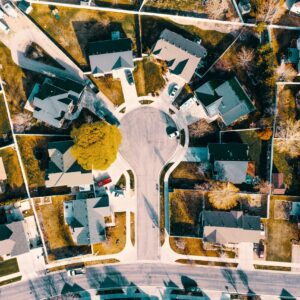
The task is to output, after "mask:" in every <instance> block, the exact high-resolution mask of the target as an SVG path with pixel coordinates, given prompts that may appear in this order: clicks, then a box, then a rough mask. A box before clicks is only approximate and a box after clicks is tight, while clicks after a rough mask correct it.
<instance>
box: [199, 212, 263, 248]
mask: <svg viewBox="0 0 300 300" xmlns="http://www.w3.org/2000/svg"><path fill="white" fill-rule="evenodd" d="M200 220H201V224H202V229H203V241H204V242H207V243H214V244H220V245H227V246H230V245H234V244H238V243H242V242H250V243H259V242H260V240H261V239H264V236H265V232H264V229H263V226H262V224H261V221H260V217H258V216H251V215H247V214H244V213H243V212H242V211H230V212H225V211H208V210H204V211H202V212H201V213H200Z"/></svg>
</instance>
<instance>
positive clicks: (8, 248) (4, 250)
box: [0, 206, 29, 258]
mask: <svg viewBox="0 0 300 300" xmlns="http://www.w3.org/2000/svg"><path fill="white" fill-rule="evenodd" d="M27 252H29V242H28V240H27V237H26V234H25V230H24V221H23V219H22V218H19V216H15V215H14V210H13V209H11V207H10V206H4V207H1V208H0V256H2V257H5V258H8V257H14V256H17V255H20V254H24V253H27Z"/></svg>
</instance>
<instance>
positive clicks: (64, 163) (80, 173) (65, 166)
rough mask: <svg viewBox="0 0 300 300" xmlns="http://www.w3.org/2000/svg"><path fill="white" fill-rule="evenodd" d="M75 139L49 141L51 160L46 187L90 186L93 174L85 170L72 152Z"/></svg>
mask: <svg viewBox="0 0 300 300" xmlns="http://www.w3.org/2000/svg"><path fill="white" fill-rule="evenodd" d="M72 146H73V141H62V142H51V143H48V154H49V161H48V167H47V169H46V173H45V185H46V187H48V188H50V187H57V186H67V187H75V186H90V185H91V184H93V182H94V180H93V174H92V172H91V171H86V170H84V169H83V168H82V167H81V166H80V165H79V164H78V163H77V161H76V159H75V157H74V156H73V155H72V153H71V147H72Z"/></svg>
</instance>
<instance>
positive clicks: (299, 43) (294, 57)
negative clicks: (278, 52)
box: [285, 37, 300, 76]
mask: <svg viewBox="0 0 300 300" xmlns="http://www.w3.org/2000/svg"><path fill="white" fill-rule="evenodd" d="M285 62H286V63H290V64H293V65H295V66H296V68H297V71H298V76H299V75H300V37H299V38H298V39H297V40H296V44H294V41H293V45H292V46H291V47H289V48H288V51H287V59H286V61H285Z"/></svg>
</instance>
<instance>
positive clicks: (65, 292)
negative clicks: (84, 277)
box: [60, 282, 91, 300]
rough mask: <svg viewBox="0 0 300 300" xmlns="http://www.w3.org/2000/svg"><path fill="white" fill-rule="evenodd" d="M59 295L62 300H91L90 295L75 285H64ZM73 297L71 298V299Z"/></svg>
mask: <svg viewBox="0 0 300 300" xmlns="http://www.w3.org/2000/svg"><path fill="white" fill-rule="evenodd" d="M60 293H61V295H62V296H63V298H65V297H70V299H74V298H75V299H76V298H83V299H87V300H89V299H91V295H90V293H89V292H88V291H86V290H85V289H84V288H82V287H81V286H80V285H78V284H77V283H67V282H66V283H65V284H64V286H63V288H62V290H61V292H60ZM72 297H73V298H72Z"/></svg>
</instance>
